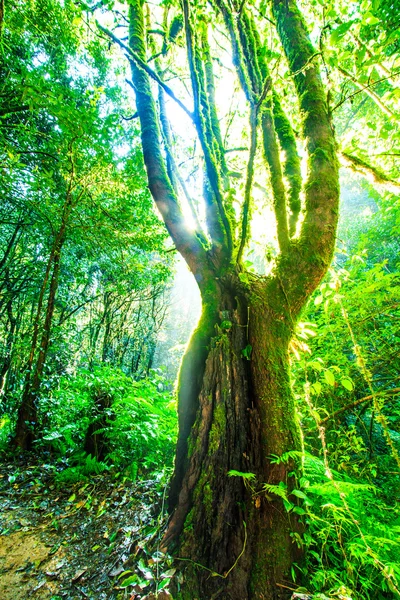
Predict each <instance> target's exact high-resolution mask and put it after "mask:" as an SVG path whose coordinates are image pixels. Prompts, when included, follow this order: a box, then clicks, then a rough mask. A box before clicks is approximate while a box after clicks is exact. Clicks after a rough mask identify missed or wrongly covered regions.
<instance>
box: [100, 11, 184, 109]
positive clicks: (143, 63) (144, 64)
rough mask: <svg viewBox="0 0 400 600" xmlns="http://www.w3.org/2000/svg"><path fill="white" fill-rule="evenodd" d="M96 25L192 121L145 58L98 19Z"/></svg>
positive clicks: (172, 92) (182, 105)
mask: <svg viewBox="0 0 400 600" xmlns="http://www.w3.org/2000/svg"><path fill="white" fill-rule="evenodd" d="M96 25H97V27H98V28H99V29H100V31H102V32H103V33H105V34H106V35H108V37H109V38H111V39H112V41H113V42H115V43H116V44H118V46H120V47H121V48H122V49H123V50H125V52H126V53H127V55H128V59H129V60H130V61H132V60H133V61H134V62H135V64H136V65H138V66H139V67H140V68H141V69H143V71H145V72H146V73H147V75H149V76H150V77H151V78H152V79H154V81H156V82H157V83H158V85H159V86H161V87H162V88H163V90H164V91H165V93H166V94H168V96H170V98H172V99H173V100H174V101H175V102H176V103H177V104H178V106H180V107H181V109H182V110H183V111H185V113H186V114H187V115H188V117H190V119H191V120H192V121H193V113H192V112H191V111H190V110H189V109H188V108H187V107H186V106H185V105H184V104H183V102H181V101H180V100H179V98H177V97H176V96H175V93H174V91H173V90H172V89H171V88H170V87H169V85H167V84H166V83H164V81H162V80H161V79H160V77H159V76H158V75H157V73H155V72H154V71H153V69H151V68H150V67H149V65H148V64H147V61H146V60H145V59H143V58H142V57H141V56H140V55H139V54H138V53H137V52H135V51H134V50H132V48H129V47H128V46H127V45H126V44H124V42H122V41H121V40H120V39H119V38H117V36H116V35H114V34H113V32H112V31H110V30H109V29H107V28H106V27H103V26H102V25H100V23H99V22H98V21H96Z"/></svg>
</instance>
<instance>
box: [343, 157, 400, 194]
mask: <svg viewBox="0 0 400 600" xmlns="http://www.w3.org/2000/svg"><path fill="white" fill-rule="evenodd" d="M340 158H341V161H342V164H343V165H344V166H345V167H349V168H350V169H352V170H353V171H356V172H357V173H361V174H362V175H364V177H365V178H366V179H368V180H369V181H370V182H371V183H372V184H377V185H379V186H382V187H383V188H385V189H387V190H388V191H390V192H392V193H393V194H396V193H397V194H398V193H399V192H400V182H399V181H396V180H394V179H390V177H388V176H387V175H385V173H383V172H382V171H380V170H379V169H377V168H376V167H373V166H372V165H370V164H368V163H366V162H365V161H364V160H362V159H361V158H359V157H358V156H354V155H352V154H348V153H347V152H342V153H341V155H340Z"/></svg>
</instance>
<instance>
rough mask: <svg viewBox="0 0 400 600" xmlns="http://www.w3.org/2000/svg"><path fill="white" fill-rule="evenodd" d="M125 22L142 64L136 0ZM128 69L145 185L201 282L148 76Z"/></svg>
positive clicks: (198, 256) (203, 263)
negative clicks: (171, 177) (163, 148)
mask: <svg viewBox="0 0 400 600" xmlns="http://www.w3.org/2000/svg"><path fill="white" fill-rule="evenodd" d="M129 21H130V25H129V45H130V48H131V49H132V52H133V53H134V54H135V56H137V57H138V58H139V59H140V61H141V63H145V62H146V49H145V44H144V18H143V11H142V3H141V1H140V0H135V1H132V2H131V3H130V5H129ZM131 69H132V81H133V83H134V86H135V89H136V92H135V93H136V106H137V111H138V114H139V119H140V125H141V136H142V147H143V157H144V162H145V165H146V169H147V176H148V181H149V188H150V191H151V193H152V196H153V198H154V200H155V202H156V204H157V207H158V209H159V211H160V213H161V215H162V217H163V219H164V222H165V224H166V227H167V229H168V231H169V233H170V235H171V237H172V239H173V240H174V242H175V245H176V248H177V249H178V250H179V252H180V253H181V254H182V256H183V257H184V258H185V260H186V262H187V263H188V265H189V267H190V269H191V270H192V272H193V274H194V275H195V277H196V279H197V281H198V282H199V284H201V280H202V274H203V271H204V269H206V268H207V254H206V251H205V250H204V248H203V246H202V244H201V243H200V241H199V240H198V239H197V238H196V236H195V235H194V234H193V233H192V232H190V231H189V230H188V228H187V226H186V223H185V219H184V216H183V214H182V211H181V208H180V206H179V204H178V200H177V197H176V194H175V192H174V190H173V188H172V186H171V183H170V180H169V177H168V174H167V171H166V167H165V162H164V159H163V156H162V152H161V144H160V135H159V128H158V118H157V112H156V108H155V103H154V99H153V95H152V92H151V87H150V80H149V75H148V73H147V72H146V71H145V70H144V69H142V68H141V67H139V66H138V65H137V63H136V62H135V61H133V60H132V61H131Z"/></svg>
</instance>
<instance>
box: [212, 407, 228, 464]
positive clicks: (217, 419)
mask: <svg viewBox="0 0 400 600" xmlns="http://www.w3.org/2000/svg"><path fill="white" fill-rule="evenodd" d="M225 424H226V413H225V405H224V404H223V402H221V403H219V404H217V406H216V407H215V409H214V414H213V422H212V425H211V430H210V434H209V441H208V453H209V454H214V452H216V451H217V450H218V448H219V445H220V441H221V436H222V434H223V432H224V430H225Z"/></svg>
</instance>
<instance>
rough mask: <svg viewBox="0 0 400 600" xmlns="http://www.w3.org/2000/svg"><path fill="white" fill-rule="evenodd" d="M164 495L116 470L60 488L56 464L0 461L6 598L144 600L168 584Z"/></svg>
mask: <svg viewBox="0 0 400 600" xmlns="http://www.w3.org/2000/svg"><path fill="white" fill-rule="evenodd" d="M161 496H162V490H160V488H159V486H157V485H156V483H155V482H148V481H147V482H141V483H140V484H133V483H132V482H130V481H128V480H123V479H121V478H120V477H116V476H115V474H111V473H106V474H101V475H97V476H95V477H91V479H90V481H87V482H85V483H79V484H74V485H71V486H68V488H65V489H60V488H59V487H57V486H56V485H55V484H54V469H53V468H52V467H50V466H49V465H22V464H19V465H18V464H13V465H4V464H0V598H1V600H27V599H28V598H31V597H32V599H34V600H35V599H43V600H47V599H49V600H50V599H51V600H61V599H63V600H75V599H80V598H91V599H93V600H103V599H104V600H106V599H107V600H109V599H122V598H131V599H135V600H139V599H140V598H145V597H146V595H147V594H149V593H151V591H152V590H154V589H155V588H156V587H157V589H160V588H162V587H163V586H164V585H165V586H166V584H167V583H168V580H169V577H170V576H171V575H172V574H173V571H174V570H171V569H169V564H168V563H169V560H168V559H165V557H164V556H161V555H160V554H159V553H157V530H158V525H159V518H158V513H159V512H160V507H161V501H160V500H161ZM154 539H155V542H154ZM150 540H153V541H152V544H150V543H149V542H150ZM149 547H152V550H149V549H148V548H149ZM157 563H158V569H157ZM127 581H128V582H129V583H128V584H127ZM150 597H151V596H150ZM159 597H160V598H161V597H165V598H170V597H171V596H170V595H169V594H167V593H166V594H164V593H162V594H161V595H159Z"/></svg>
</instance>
